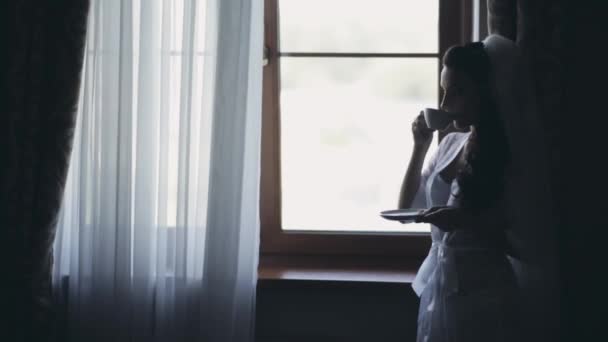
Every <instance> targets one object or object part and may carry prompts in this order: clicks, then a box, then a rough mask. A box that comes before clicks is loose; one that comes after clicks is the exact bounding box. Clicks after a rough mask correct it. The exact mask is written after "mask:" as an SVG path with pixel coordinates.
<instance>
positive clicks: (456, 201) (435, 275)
mask: <svg viewBox="0 0 608 342" xmlns="http://www.w3.org/2000/svg"><path fill="white" fill-rule="evenodd" d="M486 44H487V43H486ZM492 71H493V67H492V61H491V59H490V56H489V55H488V51H487V48H486V46H485V45H484V43H481V42H476V43H470V44H467V45H464V46H455V47H452V48H450V49H449V50H448V51H447V52H446V53H445V55H444V57H443V70H442V72H441V87H442V88H443V90H444V98H443V99H442V102H441V108H442V109H443V110H444V111H447V112H450V113H452V114H453V115H454V117H455V120H454V122H453V123H454V126H455V127H456V128H457V129H458V130H460V131H466V133H465V132H456V133H451V134H448V135H447V136H445V137H444V139H443V140H442V141H441V143H440V145H439V148H438V149H437V152H436V154H435V155H433V156H432V157H431V158H430V160H429V162H428V163H427V165H426V167H425V168H424V169H423V161H424V159H425V156H426V153H427V151H428V148H429V145H430V144H431V141H432V136H433V132H432V130H430V129H429V128H428V127H427V126H426V123H425V121H424V118H423V116H422V115H420V116H418V117H417V118H416V120H415V121H414V123H413V124H412V133H413V136H414V141H415V148H414V152H413V155H412V157H411V160H410V164H409V167H408V170H407V173H406V176H405V179H404V181H403V185H402V188H401V194H400V198H399V207H400V208H431V209H428V210H426V211H425V212H424V213H423V215H422V217H421V218H420V219H419V222H427V223H431V225H432V226H431V236H432V240H433V243H432V247H431V250H430V252H429V255H428V257H427V258H426V260H425V261H424V263H423V264H422V266H421V267H420V270H419V271H418V274H417V276H416V279H415V280H414V283H413V284H412V286H413V288H414V291H415V292H416V294H418V295H419V296H420V309H419V315H418V338H417V340H418V341H419V342H422V341H428V342H437V341H467V342H475V341H515V340H517V338H516V337H515V336H514V334H515V333H516V332H517V331H518V330H519V329H518V328H517V326H516V323H515V319H516V317H518V314H517V312H516V308H515V305H516V304H515V303H516V302H517V300H516V299H517V297H518V287H517V284H516V281H515V276H514V273H513V270H512V267H511V264H510V263H509V260H508V259H507V250H508V248H507V246H508V244H507V239H506V233H505V232H506V230H507V228H508V222H507V220H506V215H505V205H504V194H505V183H506V175H507V173H508V170H509V166H510V159H511V158H510V157H511V156H510V153H509V144H508V142H507V135H506V132H505V129H504V124H503V120H502V119H503V118H502V117H501V115H500V112H499V110H498V108H497V101H496V99H495V96H494V92H493V89H494V88H493V85H492V82H493V78H492Z"/></svg>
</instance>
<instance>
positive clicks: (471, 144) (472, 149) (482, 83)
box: [443, 42, 509, 211]
mask: <svg viewBox="0 0 608 342" xmlns="http://www.w3.org/2000/svg"><path fill="white" fill-rule="evenodd" d="M443 65H444V66H446V67H448V68H451V69H453V70H459V71H461V72H464V73H465V74H466V75H468V76H469V77H470V78H471V79H472V80H473V82H474V83H475V84H477V87H478V89H479V91H480V99H481V104H480V114H479V119H478V122H477V123H476V125H475V130H474V131H473V132H472V133H471V135H470V137H469V141H468V147H467V152H468V153H467V155H466V156H465V165H464V167H463V168H462V169H461V170H460V172H459V173H458V175H457V181H458V185H459V187H460V192H459V193H458V194H457V197H458V198H459V201H460V205H461V206H462V207H464V208H467V209H471V210H473V211H479V210H482V209H486V208H489V207H491V206H492V205H493V204H495V203H496V201H498V200H499V199H500V198H501V197H502V195H503V191H504V186H505V173H506V167H507V163H508V159H509V150H508V143H507V138H506V135H505V129H504V126H503V123H502V120H501V117H500V113H499V112H498V108H497V106H496V102H495V100H494V96H493V94H492V90H491V89H492V87H491V82H490V80H491V65H490V57H489V56H488V54H487V53H486V51H485V49H484V45H483V43H481V42H475V43H469V44H466V45H464V46H453V47H451V48H450V49H448V51H447V52H446V53H445V55H444V56H443Z"/></svg>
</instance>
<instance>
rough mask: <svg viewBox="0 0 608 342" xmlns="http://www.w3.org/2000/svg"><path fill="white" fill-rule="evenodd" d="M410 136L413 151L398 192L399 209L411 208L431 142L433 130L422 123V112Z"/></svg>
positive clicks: (414, 123)
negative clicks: (412, 139) (411, 136)
mask: <svg viewBox="0 0 608 342" xmlns="http://www.w3.org/2000/svg"><path fill="white" fill-rule="evenodd" d="M412 135H413V136H414V151H413V152H412V155H411V157H410V162H409V164H408V167H407V171H406V173H405V177H404V178H403V183H402V184H401V191H400V192H399V203H398V208H399V209H406V208H411V207H412V204H413V202H414V198H415V197H416V194H417V193H418V190H419V188H420V180H421V178H422V177H421V176H422V166H423V164H424V158H425V157H426V154H427V152H428V150H429V147H430V146H431V142H432V141H433V130H431V129H429V128H428V127H427V125H426V122H425V121H424V116H423V114H422V112H420V114H419V115H418V116H417V117H416V119H415V120H414V122H413V123H412Z"/></svg>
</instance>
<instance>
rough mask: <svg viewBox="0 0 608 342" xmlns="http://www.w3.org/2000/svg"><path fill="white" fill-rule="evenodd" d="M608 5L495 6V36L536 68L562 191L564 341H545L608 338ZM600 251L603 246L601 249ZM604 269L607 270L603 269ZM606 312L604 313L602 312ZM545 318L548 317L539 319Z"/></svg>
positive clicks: (559, 0) (524, 0) (522, 2)
mask: <svg viewBox="0 0 608 342" xmlns="http://www.w3.org/2000/svg"><path fill="white" fill-rule="evenodd" d="M606 5H607V3H606V1H597V0H594V1H565V0H517V1H516V0H488V14H489V18H488V24H489V31H490V33H498V34H502V35H505V36H507V37H509V38H511V39H513V40H515V41H516V42H517V43H518V45H519V46H521V47H522V50H523V51H524V53H525V54H526V56H527V58H528V60H529V62H530V65H531V66H532V71H533V76H534V82H535V84H534V86H535V89H536V93H537V97H538V98H537V100H538V105H539V110H540V115H541V119H542V120H543V126H544V127H543V128H544V131H543V132H540V133H539V134H545V137H546V141H547V142H548V147H549V149H550V151H549V153H550V157H551V165H550V168H551V170H552V174H551V175H550V178H551V180H550V181H551V183H552V188H553V189H557V191H556V194H555V195H556V196H555V197H556V198H555V201H556V203H555V204H556V207H557V208H556V209H557V210H556V212H555V216H556V217H557V219H556V221H557V227H556V233H557V238H558V248H559V264H560V270H559V273H560V280H559V287H560V326H559V334H560V336H555V332H552V331H547V332H546V333H544V334H543V335H542V336H538V340H554V341H560V340H561V341H592V340H596V341H599V340H605V338H602V337H599V336H600V335H605V334H606V329H605V315H603V314H599V312H603V311H604V310H605V305H602V304H600V300H599V298H600V297H602V296H603V295H602V293H604V292H605V288H603V287H601V286H598V285H597V284H598V280H597V279H598V278H600V277H601V276H603V274H604V273H605V272H603V270H604V269H605V263H604V261H603V260H605V258H604V257H599V258H598V256H597V254H596V252H597V253H602V254H603V253H604V251H605V246H603V244H604V241H605V240H604V239H600V238H598V237H597V236H598V233H599V232H603V231H605V228H606V223H605V222H606V215H605V213H606V210H605V209H604V208H603V207H598V205H599V203H605V201H606V200H605V198H606V193H605V190H603V189H605V187H604V186H596V185H595V184H594V180H596V179H601V181H600V182H601V183H603V180H604V179H605V173H602V171H599V170H598V171H595V170H596V169H598V168H596V165H601V164H604V162H603V161H602V159H604V158H605V156H606V152H605V146H606V143H605V130H606V125H605V124H604V123H603V121H602V123H599V122H598V123H595V124H594V123H593V121H587V120H588V119H589V118H600V117H605V114H604V113H605V100H604V98H605V96H606V94H605V88H606V87H605V80H606V78H605V77H604V74H605V71H604V70H605V68H606V67H605V53H600V51H601V50H603V45H605V42H606V37H605V34H606V13H607V11H606V7H607V6H606ZM596 245H599V246H596ZM600 270H602V271H600ZM600 308H601V309H600ZM538 319H543V318H542V317H539V318H538Z"/></svg>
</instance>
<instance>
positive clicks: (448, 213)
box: [417, 201, 508, 231]
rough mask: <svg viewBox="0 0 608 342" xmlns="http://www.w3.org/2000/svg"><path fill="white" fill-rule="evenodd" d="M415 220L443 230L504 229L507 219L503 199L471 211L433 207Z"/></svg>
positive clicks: (458, 208) (506, 225)
mask: <svg viewBox="0 0 608 342" xmlns="http://www.w3.org/2000/svg"><path fill="white" fill-rule="evenodd" d="M417 222H425V223H430V224H433V225H435V226H436V227H438V228H439V229H441V230H443V231H454V230H457V229H462V230H464V229H495V230H506V229H507V228H508V221H507V217H506V212H505V207H504V201H498V202H497V203H496V204H495V205H493V206H492V207H490V208H487V209H485V210H481V211H479V212H471V211H469V210H466V209H463V208H460V207H448V206H444V207H433V208H431V209H428V210H426V211H425V212H424V213H422V215H421V216H420V217H419V218H418V220H417Z"/></svg>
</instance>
